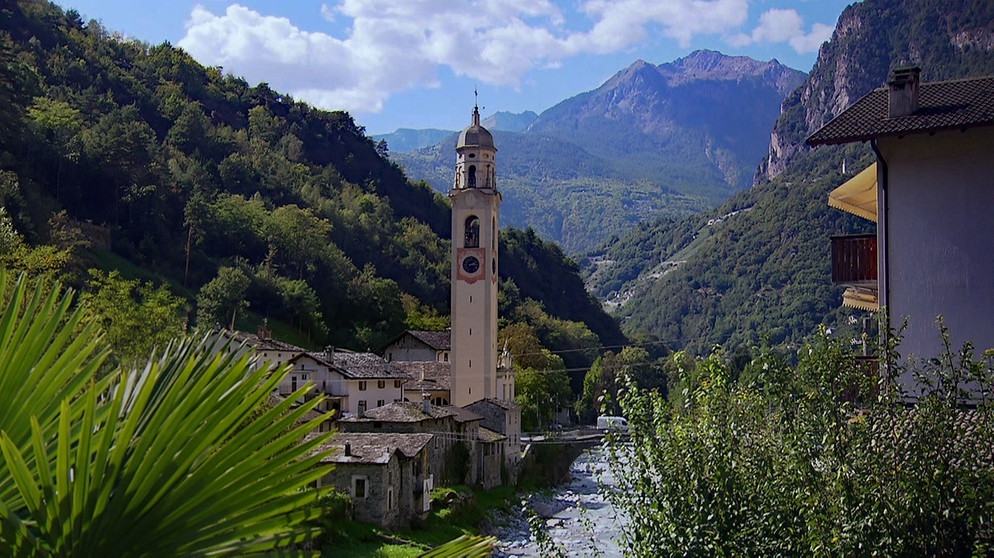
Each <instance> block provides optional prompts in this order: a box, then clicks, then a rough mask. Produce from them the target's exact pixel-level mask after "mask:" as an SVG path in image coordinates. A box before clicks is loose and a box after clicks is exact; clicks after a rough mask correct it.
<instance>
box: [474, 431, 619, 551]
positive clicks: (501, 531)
mask: <svg viewBox="0 0 994 558" xmlns="http://www.w3.org/2000/svg"><path fill="white" fill-rule="evenodd" d="M570 477H571V480H570V482H569V483H567V484H564V485H562V486H559V487H557V488H555V489H554V490H550V491H547V492H542V493H536V494H532V495H530V496H528V497H527V498H526V499H525V501H524V502H523V503H522V506H521V508H520V509H518V510H516V511H515V512H513V513H510V514H499V515H497V516H495V517H493V520H492V525H493V527H492V528H491V529H490V534H492V535H494V536H496V537H497V539H498V541H499V542H498V547H497V552H495V553H494V556H498V557H504V558H510V557H519V556H520V557H523V556H547V555H548V554H549V552H548V551H543V548H544V549H548V546H545V547H540V545H539V544H538V543H537V541H536V539H535V536H534V535H533V534H532V531H531V529H530V528H529V525H528V517H529V512H528V511H527V508H528V507H530V508H531V510H532V512H531V513H533V514H535V515H537V519H534V520H533V521H536V522H540V523H541V525H544V527H545V529H546V532H547V533H548V535H549V540H550V541H551V544H552V545H555V547H556V548H557V549H558V550H559V551H560V552H561V553H562V554H563V555H565V556H570V557H572V556H584V557H585V556H600V557H602V558H616V557H618V558H620V557H621V556H622V553H621V550H620V549H619V544H618V540H619V539H620V536H621V525H622V521H623V518H619V517H618V514H617V513H616V511H615V509H614V507H613V506H612V505H611V504H610V502H607V501H605V499H604V490H605V489H608V490H609V489H610V487H612V486H613V484H614V483H613V479H612V477H611V473H610V471H609V470H608V466H607V459H606V458H605V457H604V455H603V453H602V451H601V449H600V448H594V449H591V450H587V451H585V452H583V454H581V455H580V457H578V458H577V460H576V461H574V462H573V465H572V466H571V467H570Z"/></svg>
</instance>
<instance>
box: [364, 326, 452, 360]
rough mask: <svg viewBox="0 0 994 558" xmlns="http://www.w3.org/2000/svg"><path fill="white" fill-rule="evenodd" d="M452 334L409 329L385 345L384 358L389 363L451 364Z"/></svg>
mask: <svg viewBox="0 0 994 558" xmlns="http://www.w3.org/2000/svg"><path fill="white" fill-rule="evenodd" d="M451 337H452V335H451V333H450V332H449V330H445V331H423V330H415V329H408V330H406V331H404V332H403V333H401V334H400V335H398V336H396V337H394V338H393V339H391V340H390V341H388V342H387V344H386V345H384V347H383V350H382V351H381V352H382V353H383V358H385V359H387V360H388V361H391V362H392V361H409V362H449V352H450V351H451V350H452V343H451Z"/></svg>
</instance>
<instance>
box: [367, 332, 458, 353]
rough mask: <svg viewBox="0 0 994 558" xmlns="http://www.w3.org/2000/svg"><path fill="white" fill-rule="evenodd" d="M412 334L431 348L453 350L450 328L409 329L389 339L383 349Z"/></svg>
mask: <svg viewBox="0 0 994 558" xmlns="http://www.w3.org/2000/svg"><path fill="white" fill-rule="evenodd" d="M407 335H410V336H411V337H413V338H415V339H417V340H418V341H421V342H422V343H424V344H425V345H428V347H429V348H431V349H433V350H435V351H450V350H452V333H451V332H450V331H449V330H445V331H426V330H422V329H408V330H406V331H404V332H403V333H401V334H400V335H398V336H396V337H394V338H393V339H391V340H389V341H387V342H386V343H385V344H384V345H383V349H386V348H387V347H389V346H390V345H393V344H394V343H396V342H397V341H400V340H401V339H403V338H404V337H405V336H407Z"/></svg>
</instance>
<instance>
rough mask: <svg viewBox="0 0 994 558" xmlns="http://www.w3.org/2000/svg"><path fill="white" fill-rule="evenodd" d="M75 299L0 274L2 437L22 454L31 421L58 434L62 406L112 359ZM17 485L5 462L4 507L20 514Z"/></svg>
mask: <svg viewBox="0 0 994 558" xmlns="http://www.w3.org/2000/svg"><path fill="white" fill-rule="evenodd" d="M72 299H73V292H72V290H68V289H67V290H65V291H64V292H60V289H59V287H58V285H55V286H54V287H52V286H50V285H47V284H46V283H45V282H44V280H43V279H33V280H29V279H27V278H26V277H25V276H24V275H21V276H20V277H18V278H17V279H16V280H12V279H11V275H10V272H8V271H7V270H4V269H0V301H3V304H0V432H3V433H4V434H5V435H6V436H7V438H8V439H9V440H10V442H11V443H12V444H14V446H16V447H18V448H23V447H25V445H26V444H27V443H28V442H29V440H30V438H31V419H32V417H34V419H35V420H37V421H38V422H39V423H40V424H41V425H42V426H43V427H46V428H47V427H53V428H54V422H53V421H55V420H56V417H57V416H58V413H59V409H60V406H61V404H62V401H63V400H65V399H72V398H75V397H77V396H78V395H79V394H80V393H81V392H82V390H83V389H85V388H86V386H87V385H88V384H90V383H91V382H93V381H94V378H95V377H96V374H97V371H98V369H99V368H100V366H101V364H102V363H103V362H104V360H105V359H106V358H107V355H108V352H109V351H108V349H107V348H106V347H105V346H104V345H103V344H102V342H101V334H100V331H99V328H98V325H97V324H95V323H93V322H84V320H83V313H82V312H81V311H79V310H72V309H71V304H72ZM31 459H32V460H33V459H34V458H33V457H31ZM12 480H13V479H12V477H11V475H10V474H9V472H8V471H6V468H5V465H4V462H3V461H0V502H3V503H5V504H6V505H7V507H8V509H9V510H11V512H16V510H18V509H19V508H21V506H22V505H23V502H21V501H20V500H19V496H18V494H19V493H18V492H17V491H16V490H14V486H13V483H12Z"/></svg>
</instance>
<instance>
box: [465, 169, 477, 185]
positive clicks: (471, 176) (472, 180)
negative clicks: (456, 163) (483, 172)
mask: <svg viewBox="0 0 994 558" xmlns="http://www.w3.org/2000/svg"><path fill="white" fill-rule="evenodd" d="M466 175H467V176H466V182H467V184H468V185H469V187H470V188H476V165H470V166H469V171H468V172H467V173H466Z"/></svg>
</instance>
